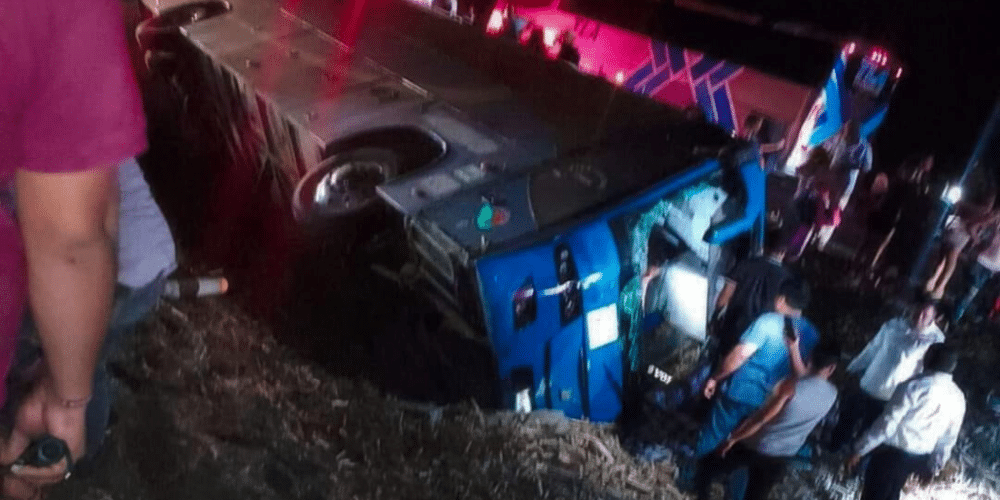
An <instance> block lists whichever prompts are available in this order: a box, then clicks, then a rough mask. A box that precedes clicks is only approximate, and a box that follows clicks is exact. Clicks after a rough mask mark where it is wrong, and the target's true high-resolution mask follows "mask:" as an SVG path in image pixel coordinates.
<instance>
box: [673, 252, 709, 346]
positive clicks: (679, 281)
mask: <svg viewBox="0 0 1000 500" xmlns="http://www.w3.org/2000/svg"><path fill="white" fill-rule="evenodd" d="M664 272H665V273H666V275H665V276H664V282H665V283H666V285H667V292H668V302H667V311H666V314H664V316H666V317H668V318H670V323H671V324H672V325H674V326H675V327H677V329H679V330H680V331H682V332H684V333H685V334H687V335H690V336H692V337H695V338H698V339H702V338H705V324H706V321H707V318H708V298H707V297H708V279H706V278H705V277H704V276H702V275H701V274H699V273H697V272H695V271H694V270H692V269H690V268H688V267H687V266H684V265H683V264H674V265H672V266H670V267H668V268H667V269H666V270H665V271H664Z"/></svg>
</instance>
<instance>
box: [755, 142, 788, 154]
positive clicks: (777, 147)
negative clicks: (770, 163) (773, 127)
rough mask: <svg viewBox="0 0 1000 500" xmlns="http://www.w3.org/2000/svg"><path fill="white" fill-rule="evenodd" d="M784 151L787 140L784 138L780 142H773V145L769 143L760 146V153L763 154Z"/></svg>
mask: <svg viewBox="0 0 1000 500" xmlns="http://www.w3.org/2000/svg"><path fill="white" fill-rule="evenodd" d="M782 149H785V139H784V138H782V139H781V140H779V141H778V142H771V143H768V144H761V145H760V152H761V153H763V154H768V153H777V152H778V151H781V150H782Z"/></svg>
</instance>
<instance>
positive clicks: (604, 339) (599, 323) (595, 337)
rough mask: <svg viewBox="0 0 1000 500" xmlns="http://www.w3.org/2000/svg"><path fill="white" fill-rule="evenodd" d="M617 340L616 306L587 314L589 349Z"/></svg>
mask: <svg viewBox="0 0 1000 500" xmlns="http://www.w3.org/2000/svg"><path fill="white" fill-rule="evenodd" d="M616 340H618V304H608V305H606V306H604V307H601V308H599V309H594V310H593V311H590V312H588V313H587V344H588V346H589V347H590V348H591V349H597V348H599V347H602V346H605V345H608V344H610V343H612V342H614V341H616Z"/></svg>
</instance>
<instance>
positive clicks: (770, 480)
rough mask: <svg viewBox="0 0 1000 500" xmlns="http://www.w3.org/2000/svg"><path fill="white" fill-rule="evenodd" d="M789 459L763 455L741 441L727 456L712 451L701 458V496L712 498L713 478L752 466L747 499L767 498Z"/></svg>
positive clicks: (698, 479) (697, 477) (701, 498)
mask: <svg viewBox="0 0 1000 500" xmlns="http://www.w3.org/2000/svg"><path fill="white" fill-rule="evenodd" d="M787 463H788V458H787V457H770V456H767V455H762V454H760V453H758V452H756V451H754V450H751V449H750V448H747V447H746V446H743V445H742V444H739V443H737V444H736V445H735V446H733V448H732V449H731V450H729V453H726V456H725V457H720V456H719V454H718V453H714V452H713V453H709V454H708V455H705V456H704V457H702V458H701V460H699V461H698V473H697V474H696V475H695V479H694V481H695V488H696V490H695V491H696V492H697V494H698V500H708V498H709V491H710V489H711V486H712V479H713V478H715V477H716V476H718V475H722V474H731V473H732V472H734V471H736V470H737V469H741V468H743V467H746V468H747V469H748V475H749V477H748V480H747V488H746V495H745V496H744V497H743V498H744V500H765V499H766V498H767V495H768V493H770V492H771V488H772V487H773V486H774V483H776V482H777V481H778V479H780V478H781V475H782V474H784V472H785V465H786V464H787Z"/></svg>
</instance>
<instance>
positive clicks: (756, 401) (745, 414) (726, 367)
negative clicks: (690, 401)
mask: <svg viewBox="0 0 1000 500" xmlns="http://www.w3.org/2000/svg"><path fill="white" fill-rule="evenodd" d="M771 236H772V238H770V239H769V244H768V246H767V251H766V252H765V255H764V256H761V257H755V258H750V259H747V260H744V261H742V262H740V263H738V264H737V265H736V266H735V267H734V268H733V270H732V271H731V272H730V273H729V274H728V276H727V284H726V286H725V288H724V290H723V292H722V293H721V294H720V297H719V301H718V302H717V304H716V305H717V307H716V313H715V319H714V321H713V328H712V329H711V331H712V337H713V342H712V343H711V344H714V345H715V347H714V349H713V350H712V352H713V355H712V356H711V358H712V359H711V360H710V362H711V363H712V371H711V375H710V376H709V377H708V378H707V380H706V381H705V382H704V384H703V387H702V393H703V396H704V397H705V398H708V399H710V400H711V409H710V411H709V413H708V416H707V418H706V419H705V422H704V424H703V427H702V429H701V431H700V433H699V436H698V441H697V445H696V449H695V455H696V457H698V459H699V460H698V467H697V474H696V475H695V477H694V487H695V490H696V491H697V494H698V498H699V499H707V498H708V494H709V486H710V483H711V480H712V479H713V477H715V476H717V475H719V474H724V473H733V474H732V477H730V481H729V482H728V490H727V491H728V492H729V494H730V497H729V498H747V499H763V498H767V496H768V493H769V492H770V490H771V487H772V486H773V485H774V484H775V482H776V481H778V480H779V479H780V478H781V476H782V471H783V470H784V468H785V466H786V465H787V464H788V462H789V461H790V460H793V459H794V458H795V457H796V456H797V455H798V454H799V451H800V449H802V448H803V445H804V444H805V443H806V442H807V439H809V437H810V436H811V435H814V433H815V432H814V431H815V430H816V428H817V426H818V425H820V423H821V422H825V423H826V425H827V426H828V427H829V428H830V430H829V432H827V433H824V436H825V437H824V438H823V439H820V440H818V442H817V443H815V444H816V446H818V447H819V448H820V449H822V450H824V451H826V452H828V453H840V454H841V455H842V458H843V461H844V465H845V467H846V468H847V469H848V470H854V469H856V468H858V467H859V464H860V466H861V467H863V468H864V469H865V471H864V474H863V477H864V489H863V494H862V498H863V499H864V500H874V499H895V498H898V497H899V493H900V491H901V488H902V487H903V485H904V484H905V482H906V481H907V479H908V477H909V476H910V475H911V474H914V473H916V474H918V475H919V476H920V477H922V478H924V479H929V478H931V477H933V476H934V475H935V474H936V473H938V472H939V471H940V470H941V468H942V467H943V465H944V464H945V462H946V461H947V460H948V458H949V455H950V453H951V449H952V447H953V446H954V444H955V441H956V439H957V437H958V431H959V429H960V427H961V423H962V420H963V417H964V413H965V397H964V395H963V393H962V391H961V390H960V389H959V388H958V387H957V386H956V384H955V383H954V382H953V381H952V377H951V374H952V372H953V371H954V369H955V367H956V364H957V361H958V360H957V353H956V351H955V350H954V349H953V348H952V347H950V346H946V345H945V343H944V341H945V336H944V333H943V332H942V329H941V328H940V327H939V326H938V324H937V318H938V311H937V301H936V300H934V299H933V298H932V297H930V296H929V295H927V294H925V293H920V294H918V298H915V299H912V300H910V301H908V303H907V307H906V308H905V311H904V312H903V313H902V314H901V315H900V316H898V317H896V318H893V319H890V320H889V321H886V322H885V323H884V324H883V325H882V327H881V328H880V329H879V330H878V331H877V332H873V333H874V337H872V338H871V340H870V341H869V342H868V344H867V345H866V346H865V348H864V349H863V350H862V351H861V352H860V353H859V354H858V355H857V356H855V357H854V358H853V359H852V360H851V361H850V362H849V363H848V364H847V365H846V367H844V368H845V369H846V370H847V372H849V373H850V374H852V375H854V376H855V377H854V378H857V382H851V383H850V384H848V385H847V386H845V387H840V388H838V387H836V386H835V385H834V384H833V383H832V382H831V380H830V378H831V375H833V373H834V371H835V370H836V369H837V368H838V367H840V366H841V363H842V353H841V351H840V348H839V347H838V346H837V343H836V341H835V340H834V339H829V338H823V336H822V335H821V334H820V333H819V332H818V330H817V329H816V328H815V327H814V326H813V324H812V323H811V322H810V321H809V320H808V319H806V318H805V317H804V316H803V310H805V309H806V307H807V305H808V303H809V300H810V290H809V287H808V285H807V284H806V283H805V281H804V280H802V279H801V278H799V277H798V276H796V274H795V273H793V272H792V271H790V270H788V269H787V268H786V267H785V263H784V259H785V256H786V252H785V249H784V247H783V246H782V245H781V244H780V242H781V241H782V240H781V239H780V238H779V237H778V233H774V234H772V235H771ZM854 378H852V380H853V379H854ZM838 399H839V401H840V403H839V405H836V406H835V402H836V401H838ZM833 408H838V409H839V411H835V412H832V411H831V410H832V409H833ZM831 414H835V415H831ZM831 417H833V418H831ZM831 421H834V422H836V423H835V425H832V424H830V422H831ZM737 472H738V473H737ZM741 492H745V496H741V494H742V493H741Z"/></svg>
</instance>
